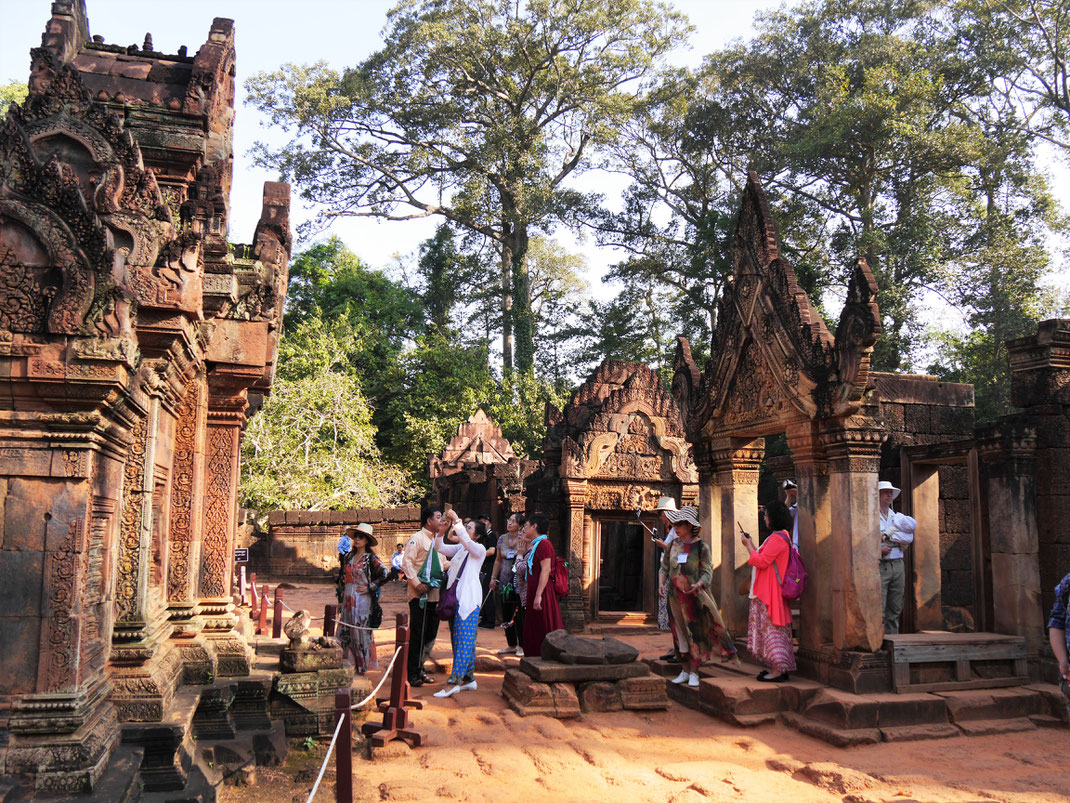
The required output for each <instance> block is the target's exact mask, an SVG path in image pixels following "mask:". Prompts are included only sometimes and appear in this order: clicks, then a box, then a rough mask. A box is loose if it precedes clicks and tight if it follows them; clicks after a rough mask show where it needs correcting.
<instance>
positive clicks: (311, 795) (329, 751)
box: [305, 716, 352, 803]
mask: <svg viewBox="0 0 1070 803" xmlns="http://www.w3.org/2000/svg"><path fill="white" fill-rule="evenodd" d="M344 719H345V717H344V716H342V717H338V724H337V725H335V726H334V736H332V737H331V744H330V746H329V747H328V748H327V755H326V756H324V758H323V766H322V767H320V774H319V775H318V776H317V777H316V783H314V784H313V785H312V791H311V792H309V793H308V800H306V801H305V803H312V798H314V797H315V796H316V790H317V789H319V788H320V781H322V780H323V773H325V772H326V771H327V764H329V763H330V761H331V754H332V753H333V752H334V743H335V741H336V740H337V739H338V732H339V731H340V730H342V721H343V720H344ZM350 749H352V747H350Z"/></svg>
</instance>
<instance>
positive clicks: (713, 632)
mask: <svg viewBox="0 0 1070 803" xmlns="http://www.w3.org/2000/svg"><path fill="white" fill-rule="evenodd" d="M665 516H666V518H668V520H669V521H670V522H671V523H672V525H673V529H674V530H675V531H676V538H675V539H673V542H672V543H671V544H669V550H668V552H666V553H665V556H664V557H663V558H662V559H661V567H662V570H663V571H664V572H665V574H666V576H667V577H668V581H669V626H670V629H671V630H672V637H673V647H674V648H675V650H676V654H677V657H678V658H679V659H680V662H681V663H682V664H683V665H684V666H683V669H682V670H681V672H680V674H679V676H677V677H676V678H675V679H674V680H673V683H684V682H686V683H687V685H688V686H697V685H698V668H699V667H700V666H702V664H704V663H705V662H706V661H708V660H710V658H712V657H713V651H714V648H715V647H716V649H717V650H718V651H719V652H720V654H721V657H722V658H723V659H728V658H733V657H735V656H736V647H735V645H734V644H733V643H732V637H731V635H729V633H728V628H726V627H725V624H724V619H722V618H721V611H720V610H719V609H718V607H717V603H716V602H715V601H714V599H713V597H712V596H711V595H710V592H709V587H710V581H711V580H712V579H713V558H712V555H711V554H710V548H709V546H708V545H707V544H706V542H705V541H703V540H702V539H701V538H699V529H700V528H701V527H702V524H701V523H700V522H699V517H698V508H696V507H693V506H691V505H688V506H687V507H683V508H681V509H680V510H666V511H665Z"/></svg>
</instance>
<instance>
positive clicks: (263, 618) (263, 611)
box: [256, 583, 268, 636]
mask: <svg viewBox="0 0 1070 803" xmlns="http://www.w3.org/2000/svg"><path fill="white" fill-rule="evenodd" d="M267 598H268V585H267V583H264V587H263V588H261V589H260V617H259V618H258V619H257V624H256V635H258V636H262V635H263V634H264V633H267Z"/></svg>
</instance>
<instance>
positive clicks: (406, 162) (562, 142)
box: [247, 0, 688, 372]
mask: <svg viewBox="0 0 1070 803" xmlns="http://www.w3.org/2000/svg"><path fill="white" fill-rule="evenodd" d="M687 30H688V28H687V25H686V22H685V21H684V18H683V17H682V16H680V15H679V14H677V13H674V12H672V11H670V10H668V9H667V8H666V6H665V5H663V4H655V3H653V2H649V0H526V1H525V2H521V1H520V0H453V2H448V3H445V2H441V0H406V2H402V3H400V4H399V5H397V6H396V7H395V8H394V9H393V10H392V11H391V12H390V13H389V14H388V17H387V26H386V30H385V42H384V46H383V48H382V49H381V50H380V51H378V52H377V53H374V54H372V55H371V56H370V57H369V58H368V59H366V60H365V61H364V62H362V63H361V64H358V65H357V66H356V67H354V68H353V69H351V70H347V71H346V72H344V73H341V74H340V73H338V72H337V71H335V70H332V69H329V68H328V67H327V66H326V65H324V64H322V63H321V64H317V65H313V66H311V67H296V66H293V65H286V66H284V67H283V68H282V69H280V70H278V71H276V72H272V73H261V74H259V75H257V76H254V77H253V78H251V79H250V80H249V81H248V82H247V88H248V91H249V94H250V101H251V102H252V103H253V104H254V105H255V106H257V107H258V108H260V109H261V110H262V111H264V112H265V113H266V114H267V115H268V116H269V117H270V119H271V122H272V124H273V125H276V126H281V127H283V128H284V129H286V130H289V131H291V132H292V134H293V138H292V139H291V141H290V142H289V143H288V144H287V145H286V146H284V147H283V148H281V149H279V150H270V149H269V148H267V147H266V146H260V147H259V150H258V154H259V155H258V159H259V161H260V163H261V164H264V165H267V166H270V167H273V168H276V169H278V170H279V171H280V172H281V173H282V174H283V176H284V177H286V178H287V179H289V180H291V181H294V182H296V183H297V185H298V186H299V187H300V188H301V193H302V196H303V197H304V198H305V199H306V200H308V201H310V202H312V203H313V204H316V205H318V206H319V207H320V209H321V210H323V213H322V215H321V218H320V220H321V222H326V221H329V220H330V219H331V218H333V217H336V216H341V215H371V216H377V217H380V218H388V219H394V220H405V219H411V218H416V217H426V216H429V215H439V216H442V217H444V218H446V219H447V220H449V221H451V222H452V223H454V224H456V225H457V226H459V227H462V228H465V229H468V230H471V231H474V232H476V233H478V234H480V235H482V236H483V237H486V238H488V239H490V240H492V241H494V242H495V243H496V244H497V246H498V247H499V248H500V250H501V257H502V276H501V304H502V319H503V325H502V333H503V335H502V338H503V343H502V351H503V361H504V365H505V368H506V371H507V372H508V371H511V370H512V368H513V362H514V360H513V356H514V344H513V342H512V336H513V334H514V330H515V337H516V343H515V367H516V368H517V369H518V370H520V371H521V372H530V371H531V370H532V368H533V357H534V342H533V321H532V312H531V290H530V285H529V277H528V272H527V260H526V257H527V251H528V245H529V238H530V236H531V234H532V233H533V232H534V231H540V230H541V231H545V232H548V231H551V230H552V229H553V227H554V226H555V225H556V224H557V223H559V222H560V221H572V220H574V219H576V218H578V217H582V216H583V215H585V214H587V213H588V211H589V210H590V208H591V199H589V198H587V197H585V196H584V195H583V194H581V193H579V192H577V191H575V190H574V189H570V188H569V187H568V186H567V185H566V180H567V179H568V178H569V177H570V176H572V175H573V174H575V173H578V172H580V171H582V170H584V169H585V168H586V167H588V166H589V164H590V151H591V149H592V148H593V147H596V146H599V145H603V144H605V143H608V142H611V141H613V140H614V139H615V138H616V137H617V136H618V135H619V131H620V128H621V125H622V123H623V121H625V120H626V119H627V118H628V117H629V115H630V114H631V112H632V109H633V108H634V106H635V104H636V103H637V102H638V99H639V98H640V95H641V92H642V88H643V86H642V83H643V79H644V78H645V77H647V76H648V75H650V74H651V73H652V71H653V70H654V69H656V67H657V65H658V63H659V61H661V59H662V58H663V56H664V55H665V54H666V53H667V52H668V51H669V50H671V49H672V48H674V47H675V46H677V45H678V44H680V43H681V42H682V41H683V40H684V37H685V35H686V32H687Z"/></svg>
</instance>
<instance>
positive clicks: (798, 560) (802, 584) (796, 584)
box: [773, 532, 806, 599]
mask: <svg viewBox="0 0 1070 803" xmlns="http://www.w3.org/2000/svg"><path fill="white" fill-rule="evenodd" d="M777 534H778V535H783V536H784V539H785V540H786V541H787V542H788V568H787V569H785V571H784V577H783V578H781V577H780V569H778V568H777V565H776V562H775V561H774V562H773V571H775V572H776V579H777V582H778V583H780V594H781V596H783V597H784V599H798V598H799V597H801V596H802V595H803V593H804V592H805V591H806V566H804V565H803V559H802V555H800V554H799V550H797V549H796V548H795V544H793V543H791V536H789V535H788V534H787V533H783V532H778V533H777Z"/></svg>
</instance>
